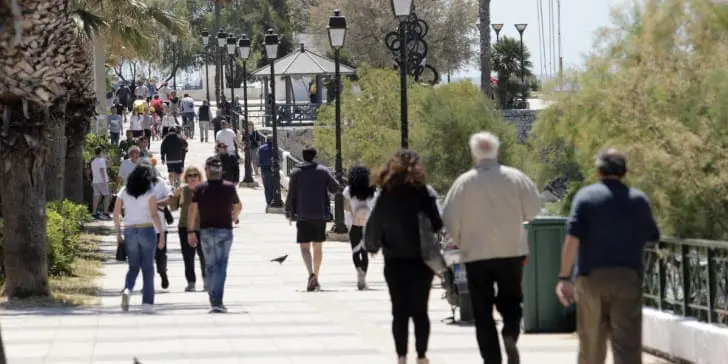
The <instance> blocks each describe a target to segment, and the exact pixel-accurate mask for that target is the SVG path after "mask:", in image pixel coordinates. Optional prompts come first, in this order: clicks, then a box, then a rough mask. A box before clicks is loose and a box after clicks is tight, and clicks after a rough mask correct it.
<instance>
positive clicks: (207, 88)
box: [202, 29, 210, 102]
mask: <svg viewBox="0 0 728 364" xmlns="http://www.w3.org/2000/svg"><path fill="white" fill-rule="evenodd" d="M208 44H210V32H208V31H207V29H205V30H203V31H202V48H203V52H204V53H205V93H206V97H207V102H210V71H209V69H208V67H207V45H208Z"/></svg>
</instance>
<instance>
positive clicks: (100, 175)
mask: <svg viewBox="0 0 728 364" xmlns="http://www.w3.org/2000/svg"><path fill="white" fill-rule="evenodd" d="M106 169H107V168H106V158H99V157H95V158H94V159H93V160H92V161H91V176H92V177H93V178H92V181H91V183H107V182H109V174H108V172H107V171H106Z"/></svg>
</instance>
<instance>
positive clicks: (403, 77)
mask: <svg viewBox="0 0 728 364" xmlns="http://www.w3.org/2000/svg"><path fill="white" fill-rule="evenodd" d="M392 12H393V13H394V16H395V17H396V18H397V19H399V53H400V60H399V88H400V90H399V92H400V106H399V107H400V124H401V125H400V128H401V133H402V142H401V145H402V148H405V149H406V148H408V147H409V126H408V125H407V43H408V42H407V28H408V25H409V24H408V23H407V20H408V19H409V16H410V14H412V0H392Z"/></svg>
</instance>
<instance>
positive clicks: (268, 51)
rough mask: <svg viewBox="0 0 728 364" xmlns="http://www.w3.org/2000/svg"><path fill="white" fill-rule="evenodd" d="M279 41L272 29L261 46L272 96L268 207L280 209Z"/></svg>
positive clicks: (281, 202) (281, 204) (266, 34)
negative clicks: (271, 146)
mask: <svg viewBox="0 0 728 364" xmlns="http://www.w3.org/2000/svg"><path fill="white" fill-rule="evenodd" d="M279 43H280V39H279V37H278V34H276V33H275V32H274V31H273V29H268V31H267V32H266V33H265V38H264V41H263V44H265V56H266V58H267V59H268V60H269V61H270V92H271V95H272V96H273V101H272V105H271V110H270V113H271V119H272V121H273V201H271V203H270V207H274V208H282V207H283V201H282V200H281V172H280V170H279V168H280V163H279V162H280V161H279V160H278V158H279V155H278V120H277V119H278V118H277V117H276V79H275V77H276V70H275V61H276V58H277V57H278V44H279Z"/></svg>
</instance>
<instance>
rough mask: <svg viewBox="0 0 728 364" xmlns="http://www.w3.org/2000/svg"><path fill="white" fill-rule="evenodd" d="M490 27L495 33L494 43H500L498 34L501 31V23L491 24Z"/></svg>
mask: <svg viewBox="0 0 728 364" xmlns="http://www.w3.org/2000/svg"><path fill="white" fill-rule="evenodd" d="M490 26H491V27H493V31H495V42H496V43H498V42H500V32H501V30H502V29H503V23H499V24H491V25H490Z"/></svg>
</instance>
